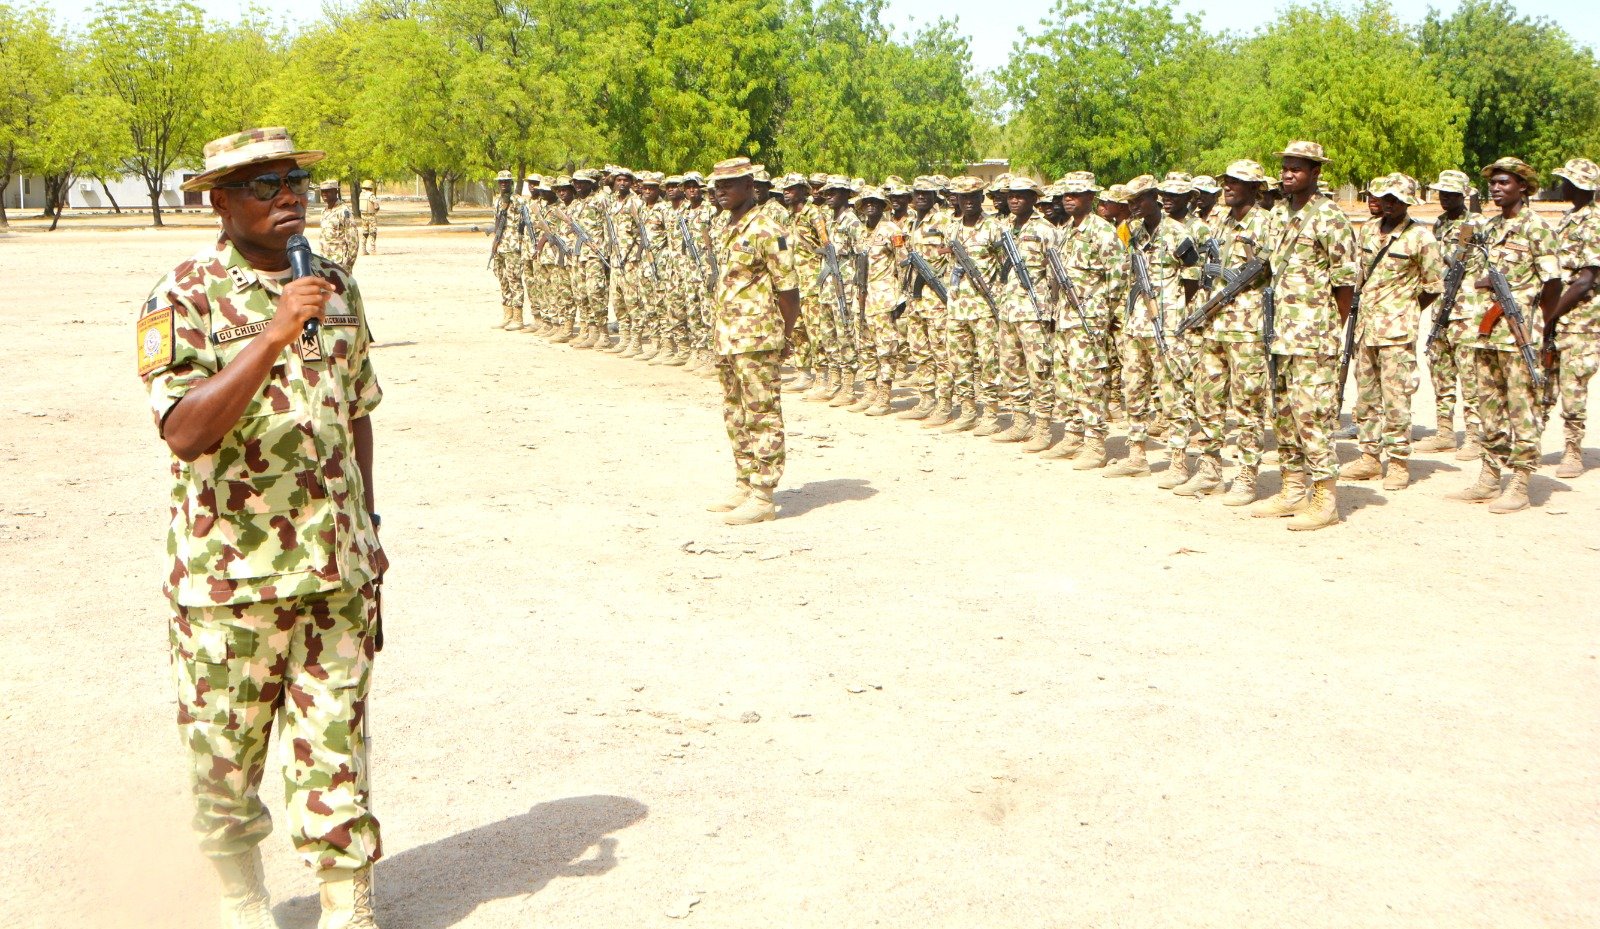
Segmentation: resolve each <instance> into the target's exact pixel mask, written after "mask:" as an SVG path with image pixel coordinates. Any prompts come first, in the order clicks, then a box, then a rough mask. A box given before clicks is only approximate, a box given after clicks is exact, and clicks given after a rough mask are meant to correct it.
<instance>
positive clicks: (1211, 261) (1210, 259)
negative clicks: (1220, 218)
mask: <svg viewBox="0 0 1600 929" xmlns="http://www.w3.org/2000/svg"><path fill="white" fill-rule="evenodd" d="M1200 251H1202V252H1204V253H1205V259H1206V262H1205V264H1203V265H1201V266H1200V286H1201V287H1203V288H1205V289H1206V290H1210V289H1211V288H1212V287H1215V286H1216V284H1217V278H1219V277H1222V249H1220V248H1218V247H1217V240H1216V238H1215V237H1212V238H1209V239H1207V240H1206V244H1204V245H1202V246H1200Z"/></svg>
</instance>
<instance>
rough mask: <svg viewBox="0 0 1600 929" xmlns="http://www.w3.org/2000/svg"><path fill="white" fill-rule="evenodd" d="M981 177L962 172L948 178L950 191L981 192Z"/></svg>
mask: <svg viewBox="0 0 1600 929" xmlns="http://www.w3.org/2000/svg"><path fill="white" fill-rule="evenodd" d="M983 188H984V184H983V178H981V177H973V176H972V175H970V174H964V175H962V176H961V177H957V178H952V179H951V180H950V192H951V193H953V194H981V193H983Z"/></svg>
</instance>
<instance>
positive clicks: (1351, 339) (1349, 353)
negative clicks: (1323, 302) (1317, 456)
mask: <svg viewBox="0 0 1600 929" xmlns="http://www.w3.org/2000/svg"><path fill="white" fill-rule="evenodd" d="M1360 315H1361V288H1359V287H1357V288H1356V292H1355V293H1353V294H1351V295H1350V312H1349V313H1348V314H1346V315H1345V318H1344V340H1343V342H1342V344H1341V345H1340V346H1339V394H1338V398H1337V401H1336V402H1335V403H1334V405H1333V409H1334V415H1335V416H1337V415H1338V411H1339V410H1342V409H1344V382H1345V380H1346V379H1347V378H1349V377H1350V361H1351V359H1353V358H1355V356H1356V318H1357V317H1359V316H1360ZM1346 434H1347V435H1348V433H1346Z"/></svg>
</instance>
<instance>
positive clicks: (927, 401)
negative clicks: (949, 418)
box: [895, 391, 933, 419]
mask: <svg viewBox="0 0 1600 929" xmlns="http://www.w3.org/2000/svg"><path fill="white" fill-rule="evenodd" d="M932 412H933V394H931V393H928V392H926V391H924V392H922V393H921V394H918V395H917V405H916V406H913V407H910V408H909V409H904V410H901V411H900V412H899V413H898V414H896V416H895V418H896V419H927V418H928V414H929V413H932Z"/></svg>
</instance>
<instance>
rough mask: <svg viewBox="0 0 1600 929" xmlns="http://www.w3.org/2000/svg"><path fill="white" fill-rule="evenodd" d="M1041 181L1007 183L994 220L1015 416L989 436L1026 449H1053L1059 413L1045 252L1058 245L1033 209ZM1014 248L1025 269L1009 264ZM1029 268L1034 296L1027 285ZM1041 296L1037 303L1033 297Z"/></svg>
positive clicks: (1003, 342)
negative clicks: (1053, 424)
mask: <svg viewBox="0 0 1600 929" xmlns="http://www.w3.org/2000/svg"><path fill="white" fill-rule="evenodd" d="M1040 193H1041V190H1040V189H1039V183H1038V182H1037V181H1035V180H1034V179H1033V178H1030V177H1025V176H1022V175H1017V176H1014V177H1012V178H1011V180H1009V181H1007V182H1006V190H1005V194H1006V208H1007V212H1006V215H1005V216H1003V217H996V219H995V222H996V223H997V228H996V230H995V232H996V234H995V238H994V240H993V242H992V243H991V244H990V246H989V248H990V251H992V252H995V253H996V254H997V255H998V256H999V257H1000V259H1001V261H1000V268H1001V271H1000V280H999V281H998V283H997V284H996V285H995V287H994V291H995V297H996V299H997V301H998V302H999V304H1000V336H999V356H1000V376H1001V379H1002V381H1003V383H1004V393H1003V394H1002V397H1003V399H1002V401H1001V402H1002V403H1003V404H1004V406H1005V409H1006V412H1009V413H1010V414H1011V426H1010V427H1009V428H1007V429H1006V430H1005V431H1003V432H998V433H996V434H995V435H993V436H991V439H992V441H995V442H1021V441H1023V440H1027V445H1026V446H1024V448H1025V449H1026V450H1028V451H1034V452H1038V451H1043V450H1044V449H1046V448H1048V447H1049V438H1050V417H1051V414H1052V413H1053V412H1054V411H1055V384H1054V383H1053V382H1052V381H1051V379H1050V348H1051V346H1050V333H1051V331H1052V330H1053V329H1054V328H1055V307H1054V306H1052V305H1051V302H1050V298H1049V293H1050V292H1049V287H1048V284H1047V282H1048V281H1049V280H1050V271H1049V259H1048V258H1047V257H1046V256H1045V249H1047V248H1052V247H1054V246H1055V244H1056V231H1055V227H1053V226H1051V225H1050V222H1049V220H1047V219H1045V218H1044V216H1042V215H1040V214H1039V213H1038V212H1037V211H1036V210H1035V209H1034V205H1035V204H1036V203H1037V202H1038V200H1039V194H1040ZM1007 233H1009V237H1010V239H1011V241H1012V242H1013V243H1015V245H1016V251H1017V256H1016V257H1018V258H1020V259H1021V265H1022V267H1018V266H1016V265H1015V264H1013V263H1012V262H1011V261H1008V260H1006V257H1005V246H1004V244H1003V243H1004V241H1005V239H1006V234H1007ZM1024 270H1026V272H1027V274H1028V280H1029V281H1031V282H1032V284H1033V289H1034V292H1033V293H1032V294H1030V293H1029V292H1028V289H1027V287H1025V286H1024V279H1023V277H1022V272H1023V271H1024ZM1035 298H1037V299H1035Z"/></svg>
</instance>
